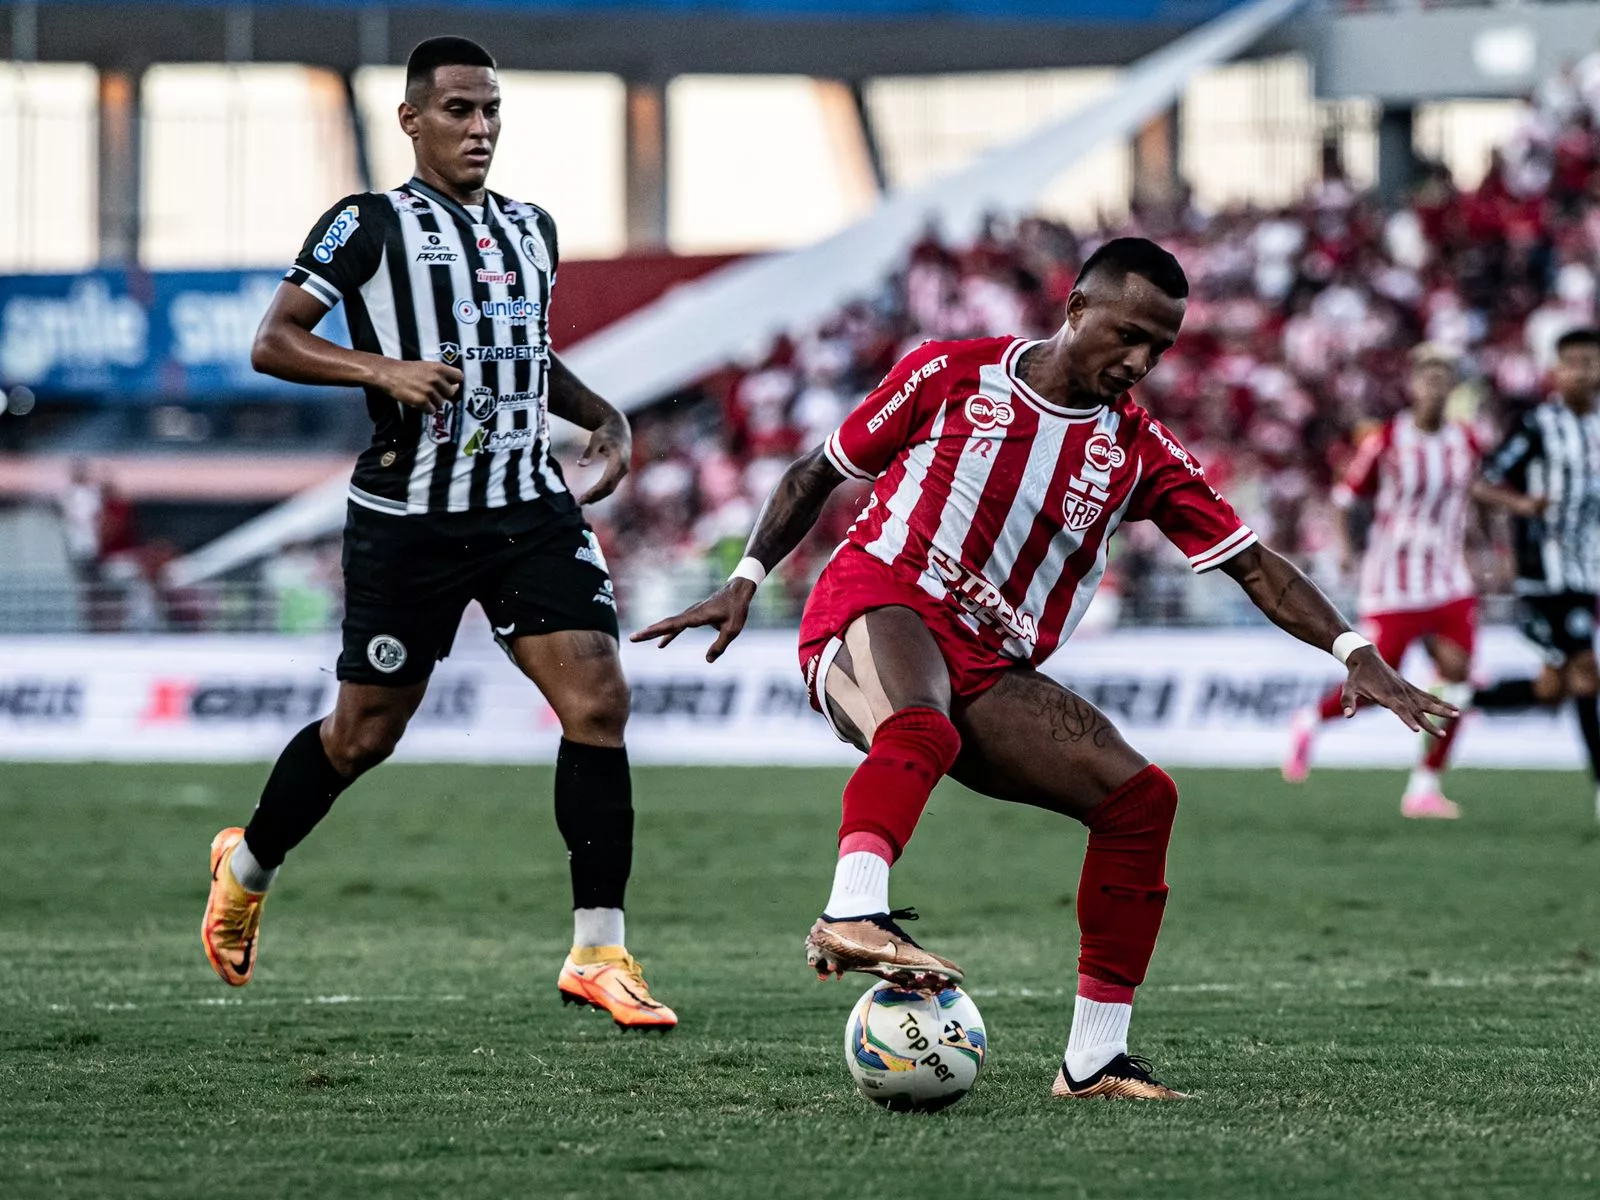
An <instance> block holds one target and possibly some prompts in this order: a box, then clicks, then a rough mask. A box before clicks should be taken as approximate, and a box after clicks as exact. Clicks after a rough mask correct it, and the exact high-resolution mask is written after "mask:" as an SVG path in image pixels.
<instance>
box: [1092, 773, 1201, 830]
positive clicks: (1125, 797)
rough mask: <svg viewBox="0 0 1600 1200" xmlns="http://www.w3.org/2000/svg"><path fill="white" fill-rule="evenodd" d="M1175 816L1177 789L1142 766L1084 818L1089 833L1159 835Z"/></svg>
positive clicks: (1169, 780)
mask: <svg viewBox="0 0 1600 1200" xmlns="http://www.w3.org/2000/svg"><path fill="white" fill-rule="evenodd" d="M1177 815H1178V785H1177V784H1176V783H1174V782H1173V779H1172V776H1170V775H1168V774H1167V773H1166V772H1165V771H1163V770H1162V769H1161V768H1160V767H1158V766H1156V765H1155V763H1147V764H1145V765H1144V766H1143V767H1142V768H1141V769H1140V770H1139V771H1138V772H1137V773H1135V774H1134V775H1133V776H1131V777H1130V778H1128V779H1127V780H1125V781H1124V782H1123V784H1122V785H1121V786H1120V787H1118V788H1117V789H1116V790H1114V791H1113V792H1111V794H1110V795H1108V796H1107V797H1106V798H1105V799H1104V800H1102V801H1101V802H1100V803H1099V804H1097V805H1095V806H1094V808H1092V809H1091V810H1090V811H1089V814H1088V816H1087V817H1085V818H1084V824H1085V825H1087V826H1088V827H1089V830H1090V832H1091V833H1097V834H1139V833H1157V832H1159V833H1161V834H1163V835H1164V834H1165V833H1166V832H1168V831H1170V830H1171V829H1172V823H1173V821H1174V820H1175V819H1176V818H1177Z"/></svg>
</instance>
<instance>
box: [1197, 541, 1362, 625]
mask: <svg viewBox="0 0 1600 1200" xmlns="http://www.w3.org/2000/svg"><path fill="white" fill-rule="evenodd" d="M1221 570H1222V571H1223V572H1224V573H1225V574H1227V575H1229V576H1231V577H1232V578H1233V580H1234V581H1235V582H1236V583H1238V585H1239V586H1240V587H1241V588H1243V589H1244V593H1245V595H1247V596H1249V597H1250V600H1251V602H1252V603H1254V604H1255V606H1256V607H1257V608H1259V609H1260V610H1261V611H1262V612H1263V613H1265V614H1266V615H1267V618H1268V619H1269V620H1270V621H1271V622H1272V623H1273V624H1274V625H1276V626H1277V627H1278V628H1279V629H1282V630H1283V631H1284V632H1285V633H1288V634H1292V635H1293V636H1294V637H1297V638H1299V639H1300V640H1301V641H1302V642H1305V643H1306V644H1307V645H1311V646H1315V647H1317V649H1319V650H1326V649H1328V648H1329V647H1330V646H1332V645H1333V640H1334V638H1336V637H1338V636H1339V635H1340V634H1341V633H1343V632H1344V631H1345V630H1346V629H1348V628H1349V624H1348V623H1347V622H1346V621H1345V619H1344V617H1342V616H1341V615H1340V614H1339V610H1338V609H1337V608H1335V607H1334V606H1333V602H1332V601H1331V600H1329V599H1328V598H1327V597H1326V596H1324V595H1323V594H1322V592H1321V591H1320V590H1319V589H1318V588H1317V585H1316V584H1314V583H1312V582H1311V580H1309V579H1307V578H1306V577H1305V575H1304V574H1302V573H1301V571H1300V568H1299V567H1297V566H1295V565H1294V564H1293V563H1292V562H1290V561H1289V560H1288V559H1286V558H1284V557H1283V556H1282V555H1281V554H1278V553H1276V552H1274V551H1272V550H1269V549H1267V548H1266V547H1265V546H1261V545H1255V546H1251V547H1250V548H1249V549H1248V550H1245V551H1244V552H1243V553H1241V554H1238V555H1235V556H1234V557H1233V558H1231V559H1229V560H1228V561H1227V562H1225V563H1223V564H1222V567H1221Z"/></svg>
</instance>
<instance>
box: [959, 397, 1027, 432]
mask: <svg viewBox="0 0 1600 1200" xmlns="http://www.w3.org/2000/svg"><path fill="white" fill-rule="evenodd" d="M1016 418H1017V413H1016V410H1015V409H1014V408H1012V407H1011V405H1009V404H1007V403H1006V402H1005V401H1004V400H992V399H990V398H989V397H988V396H985V395H983V394H982V393H981V392H980V393H979V394H977V395H975V396H968V397H967V420H969V421H971V422H972V427H973V428H974V429H977V430H981V431H983V432H987V431H988V430H991V429H1004V428H1005V427H1006V426H1008V425H1010V424H1011V422H1012V421H1014V420H1016Z"/></svg>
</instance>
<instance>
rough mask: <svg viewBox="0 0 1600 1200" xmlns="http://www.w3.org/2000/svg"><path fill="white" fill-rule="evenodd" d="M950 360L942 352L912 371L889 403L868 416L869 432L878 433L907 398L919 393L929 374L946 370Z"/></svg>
mask: <svg viewBox="0 0 1600 1200" xmlns="http://www.w3.org/2000/svg"><path fill="white" fill-rule="evenodd" d="M949 361H950V356H949V355H948V354H941V355H939V357H938V358H930V359H929V360H928V361H927V362H925V363H923V364H922V366H920V367H918V368H917V369H916V370H915V371H913V372H911V378H910V379H907V380H906V381H905V383H904V384H902V385H901V388H900V390H899V391H898V392H896V393H895V394H894V395H893V396H891V397H890V398H889V401H888V403H887V404H885V405H884V406H883V407H882V408H880V409H879V410H878V411H877V412H876V413H875V414H874V415H873V416H872V417H870V418H868V420H867V432H868V433H877V432H878V430H880V429H882V428H883V423H884V422H885V421H887V420H888V419H889V418H890V417H892V416H894V414H895V413H897V412H899V411H900V408H901V406H902V405H904V404H905V402H906V401H907V400H909V399H911V397H912V396H914V395H916V394H917V389H918V388H919V387H921V386H922V381H923V380H924V379H927V378H928V377H929V376H931V375H937V374H938V373H939V372H940V371H942V370H944V367H945V364H946V363H947V362H949Z"/></svg>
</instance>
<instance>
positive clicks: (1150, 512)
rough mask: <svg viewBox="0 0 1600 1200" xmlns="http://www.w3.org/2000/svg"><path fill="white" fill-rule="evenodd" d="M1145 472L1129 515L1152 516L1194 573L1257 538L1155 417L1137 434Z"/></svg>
mask: <svg viewBox="0 0 1600 1200" xmlns="http://www.w3.org/2000/svg"><path fill="white" fill-rule="evenodd" d="M1140 460H1141V462H1142V463H1143V467H1144V476H1143V478H1142V479H1141V480H1140V481H1139V487H1138V490H1137V491H1136V492H1135V493H1134V498H1133V503H1132V504H1131V505H1129V508H1128V519H1129V520H1131V521H1153V522H1155V525H1156V528H1157V529H1159V530H1161V532H1162V533H1163V534H1165V535H1166V538H1167V540H1168V541H1169V542H1171V543H1172V544H1173V545H1174V546H1176V547H1177V548H1178V549H1179V550H1181V551H1183V553H1184V555H1185V556H1187V558H1188V559H1189V566H1190V568H1191V569H1192V570H1193V571H1194V572H1195V574H1197V575H1198V574H1201V573H1202V572H1205V571H1209V570H1211V569H1212V568H1213V567H1220V566H1221V565H1222V564H1223V563H1225V562H1227V561H1228V560H1229V559H1230V558H1232V557H1233V556H1234V555H1236V554H1238V553H1239V552H1240V551H1242V550H1244V549H1246V548H1247V547H1249V546H1253V545H1255V544H1256V541H1257V540H1258V539H1257V538H1256V535H1255V531H1254V530H1252V529H1251V528H1250V527H1249V526H1248V525H1246V524H1245V523H1244V522H1243V521H1242V520H1240V519H1239V514H1238V513H1236V512H1234V511H1233V505H1231V504H1229V503H1228V502H1227V501H1226V500H1224V499H1223V498H1222V496H1221V495H1220V494H1218V492H1217V491H1216V489H1214V488H1213V487H1212V486H1211V485H1210V484H1209V483H1207V482H1206V473H1205V470H1204V469H1203V468H1202V467H1201V466H1200V464H1199V463H1198V462H1196V461H1195V460H1194V456H1193V455H1191V454H1190V453H1189V452H1188V451H1187V450H1186V449H1184V448H1183V446H1182V445H1180V444H1179V442H1178V440H1177V439H1176V438H1174V437H1173V436H1172V434H1170V433H1168V432H1167V431H1166V430H1165V429H1164V428H1162V426H1161V425H1160V424H1159V423H1157V422H1156V421H1153V420H1152V421H1150V422H1149V424H1148V425H1147V426H1146V428H1145V430H1144V435H1143V437H1142V438H1141V439H1140Z"/></svg>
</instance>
